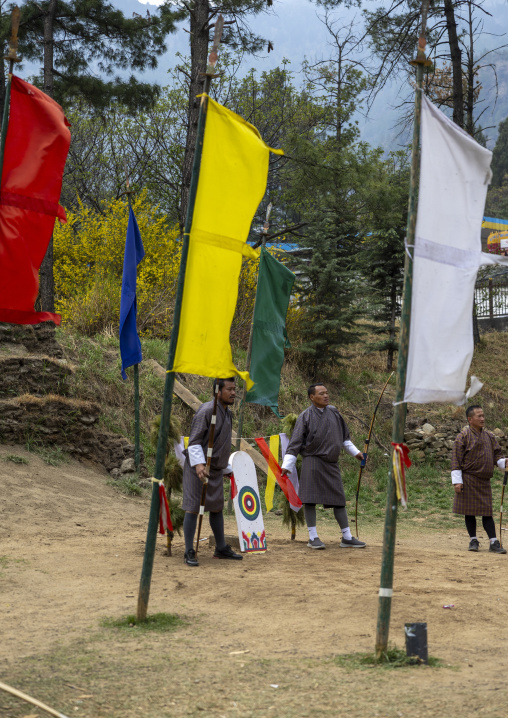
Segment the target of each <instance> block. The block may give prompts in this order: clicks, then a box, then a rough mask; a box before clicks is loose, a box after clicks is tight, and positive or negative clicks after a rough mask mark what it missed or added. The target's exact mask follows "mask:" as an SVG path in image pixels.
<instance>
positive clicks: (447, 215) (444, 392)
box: [404, 96, 508, 404]
mask: <svg viewBox="0 0 508 718" xmlns="http://www.w3.org/2000/svg"><path fill="white" fill-rule="evenodd" d="M491 159H492V152H490V151H489V150H487V149H485V148H484V147H482V146H481V145H479V144H478V143H477V142H476V141H475V140H474V139H473V138H472V137H471V136H470V135H468V134H467V133H466V132H464V130H461V129H460V127H458V126H457V125H456V124H455V123H454V122H452V121H451V120H450V119H449V118H448V117H446V115H444V114H443V113H442V112H441V111H440V110H438V109H437V108H436V107H434V105H432V103H431V102H429V100H428V99H427V98H426V97H425V96H423V98H422V124H421V167H420V187H419V198H418V216H417V221H416V237H415V246H414V247H408V251H409V252H410V254H411V256H413V258H414V267H413V295H412V306H411V328H410V336H409V356H408V366H407V377H406V388H405V396H404V401H407V402H414V403H416V404H424V403H426V402H431V401H444V402H451V403H455V404H464V403H465V401H466V399H467V398H469V397H470V396H473V394H475V393H476V392H477V391H479V390H480V389H481V387H482V384H481V382H480V381H478V380H476V379H475V381H474V382H472V386H471V390H470V391H469V392H468V394H467V395H466V381H467V373H468V370H469V367H470V365H471V359H472V356H473V348H474V347H473V301H474V287H475V282H476V274H477V272H478V269H479V267H480V266H481V265H482V264H495V263H505V262H507V261H508V257H499V256H496V255H491V254H485V253H483V252H482V251H481V226H482V219H483V212H484V207H485V198H486V195H487V187H488V184H489V182H490V179H491V177H492V173H491V171H490V161H491ZM473 384H474V385H473Z"/></svg>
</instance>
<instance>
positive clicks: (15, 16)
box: [0, 5, 21, 180]
mask: <svg viewBox="0 0 508 718" xmlns="http://www.w3.org/2000/svg"><path fill="white" fill-rule="evenodd" d="M20 18H21V12H20V9H19V7H18V6H17V5H16V7H14V8H13V9H12V14H11V28H12V32H11V39H10V41H9V52H8V53H7V55H6V56H5V57H4V60H8V61H9V75H8V79H7V86H6V88H5V99H4V113H3V116H2V134H1V139H0V180H1V179H2V171H3V166H4V152H5V140H6V138H7V128H8V126H9V109H10V104H11V82H12V72H13V70H14V63H15V62H19V61H20V58H19V57H18V53H17V50H18V29H19V21H20Z"/></svg>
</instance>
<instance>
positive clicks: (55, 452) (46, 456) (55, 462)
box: [26, 442, 70, 466]
mask: <svg viewBox="0 0 508 718" xmlns="http://www.w3.org/2000/svg"><path fill="white" fill-rule="evenodd" d="M26 448H27V450H28V451H32V452H33V453H34V454H37V455H38V456H40V458H41V459H42V460H43V461H44V463H46V464H49V466H61V465H62V464H65V463H67V462H68V461H70V457H69V455H68V454H67V453H66V452H65V451H62V449H61V448H60V447H59V446H43V445H42V444H37V443H33V442H30V444H28V443H27V446H26ZM27 463H28V462H27Z"/></svg>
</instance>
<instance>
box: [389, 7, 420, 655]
mask: <svg viewBox="0 0 508 718" xmlns="http://www.w3.org/2000/svg"><path fill="white" fill-rule="evenodd" d="M428 11H429V0H423V2H422V27H421V33H420V38H419V40H418V50H417V54H416V59H415V60H412V61H411V64H412V65H415V66H416V92H415V116H414V126H413V145H412V160H411V176H410V185H409V208H408V221H407V244H408V252H406V259H405V265H404V288H403V294H402V313H401V319H400V338H399V357H398V363H397V389H396V394H395V407H394V416H393V429H392V441H393V443H396V444H401V443H403V441H404V426H405V423H406V412H407V407H406V404H405V403H403V400H404V391H405V388H406V373H407V357H408V348H409V322H410V317H411V295H412V285H413V260H412V253H413V251H414V249H413V248H414V243H415V229H416V214H417V209H418V182H419V175H420V119H421V108H422V92H423V68H424V66H425V65H430V62H429V61H428V60H427V58H426V55H425V46H426V40H425V32H426V27H427V14H428ZM409 253H411V256H410V255H409ZM390 461H391V460H390ZM390 466H391V464H390ZM396 528H397V494H396V488H395V480H394V477H393V475H392V470H391V468H390V470H389V472H388V487H387V497H386V517H385V528H384V535H383V553H382V562H381V582H380V588H379V606H378V619H377V632H376V656H377V658H378V659H379V658H381V657H382V656H383V654H384V653H386V650H387V647H388V633H389V628H390V613H391V608H392V594H393V563H394V553H395V534H396Z"/></svg>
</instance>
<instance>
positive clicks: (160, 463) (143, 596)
mask: <svg viewBox="0 0 508 718" xmlns="http://www.w3.org/2000/svg"><path fill="white" fill-rule="evenodd" d="M223 27H224V18H223V16H222V15H219V17H218V18H217V22H216V23H215V35H214V40H213V47H212V51H211V53H210V56H209V58H208V65H207V68H206V72H205V73H204V76H205V82H204V87H203V94H202V96H201V105H200V108H199V119H198V132H197V137H196V149H195V152H194V163H193V165H192V176H191V184H190V189H189V203H188V205H187V216H186V219H185V229H184V234H183V241H182V256H181V259H180V270H179V273H178V284H177V289H176V298H175V311H174V318H173V329H172V331H171V340H170V343H169V352H168V363H167V371H166V380H165V384H164V397H163V401H162V412H161V422H160V427H159V437H158V440H157V453H156V457H155V471H154V479H153V480H152V500H151V504H150V515H149V518H148V528H147V532H146V544H145V553H144V556H143V567H142V569H141V579H140V583H139V593H138V607H137V619H138V621H142V620H144V619H145V618H146V614H147V611H148V601H149V598H150V585H151V581H152V570H153V560H154V554H155V543H156V539H157V524H158V521H159V512H160V501H159V486H158V483H159V481H162V480H163V478H164V462H165V458H166V446H167V443H168V435H169V425H170V419H171V407H172V402H173V387H174V384H175V373H174V371H173V363H174V360H175V354H176V345H177V342H178V332H179V329H180V316H181V311H182V298H183V288H184V283H185V270H186V268H187V256H188V254H189V235H190V231H191V227H192V218H193V215H194V205H195V203H196V194H197V189H198V180H199V170H200V167H201V156H202V154H203V141H204V136H205V124H206V113H207V110H208V92H209V90H210V83H211V81H212V78H214V77H216V75H215V65H216V63H217V52H218V49H219V43H220V40H221V37H222V29H223Z"/></svg>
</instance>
